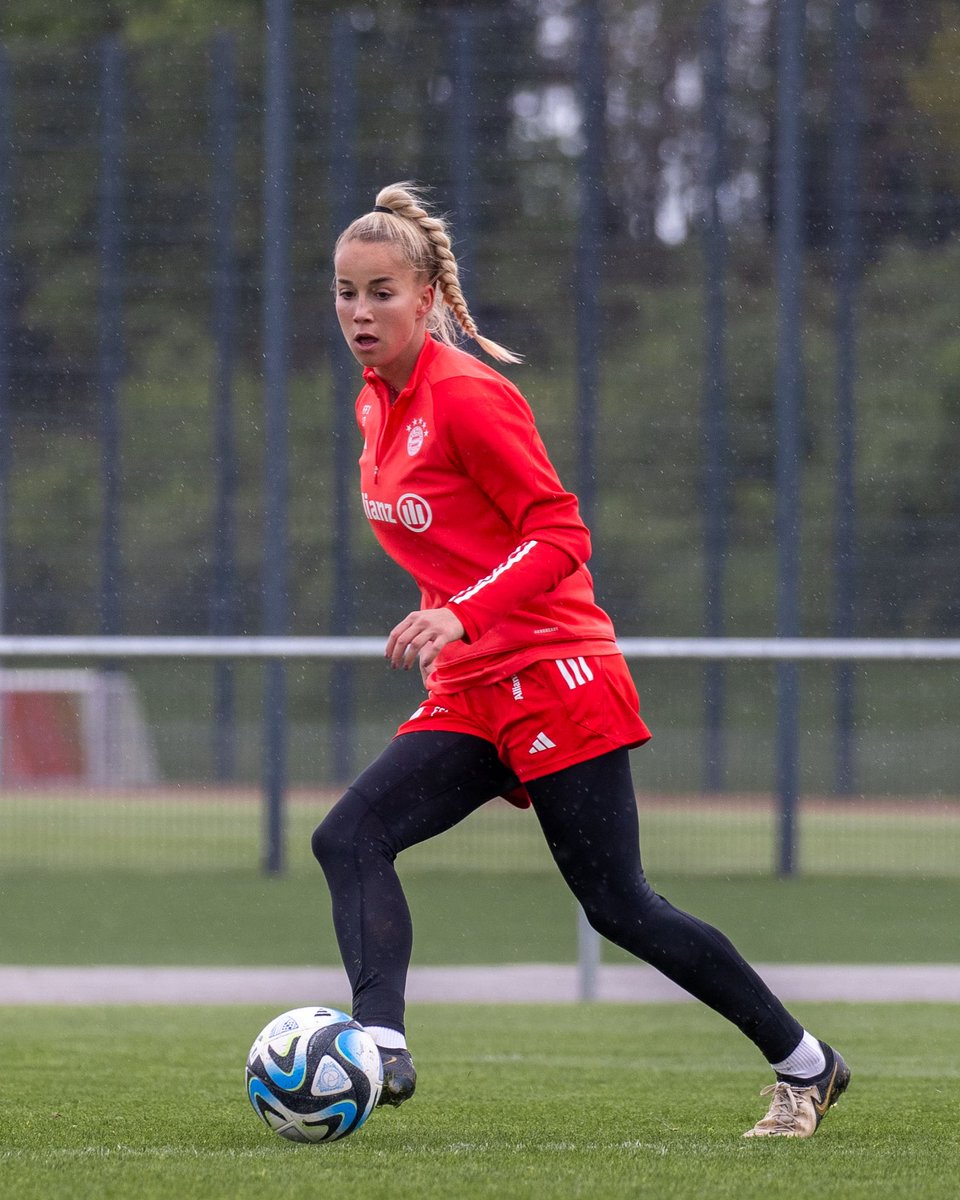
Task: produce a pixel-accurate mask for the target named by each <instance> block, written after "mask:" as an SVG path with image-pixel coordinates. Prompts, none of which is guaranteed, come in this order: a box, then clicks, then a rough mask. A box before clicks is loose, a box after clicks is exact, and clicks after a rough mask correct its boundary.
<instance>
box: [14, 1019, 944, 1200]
mask: <svg viewBox="0 0 960 1200" xmlns="http://www.w3.org/2000/svg"><path fill="white" fill-rule="evenodd" d="M273 1015H274V1014H273V1013H272V1012H267V1011H265V1010H263V1009H262V1008H256V1009H255V1008H231V1009H228V1010H218V1009H216V1008H203V1009H199V1008H184V1009H170V1008H164V1009H159V1008H158V1009H149V1008H147V1009H122V1008H121V1009H110V1010H105V1009H83V1008H75V1009H44V1010H41V1011H37V1010H20V1009H16V1010H7V1011H5V1012H4V1013H3V1020H2V1023H0V1053H2V1056H3V1062H4V1087H3V1089H2V1091H0V1128H2V1131H3V1133H2V1142H0V1194H3V1195H5V1196H16V1197H18V1200H41V1198H42V1200H48V1198H49V1197H51V1196H66V1197H70V1198H71V1200H87V1198H90V1200H94V1198H95V1200H110V1198H114V1197H116V1198H119V1200H128V1198H129V1197H137V1200H153V1198H160V1197H163V1198H168V1197H176V1198H177V1200H244V1198H246V1197H250V1198H251V1200H253V1198H256V1200H280V1198H281V1197H289V1196H311V1197H312V1196H317V1197H319V1196H329V1197H334V1198H336V1200H370V1198H371V1197H377V1196H390V1197H392V1198H394V1200H408V1198H409V1200H450V1198H451V1197H456V1198H458V1200H461V1198H462V1200H472V1198H475V1197H476V1198H487V1197H489V1198H490V1200H554V1198H558V1200H559V1198H567V1197H584V1198H589V1200H594V1198H596V1197H604V1198H605V1200H606V1198H608V1197H609V1198H617V1197H624V1198H627V1197H630V1198H631V1200H633V1198H636V1197H641V1198H646V1197H649V1198H651V1200H654V1198H655V1200H663V1198H668V1200H669V1198H673V1200H686V1198H690V1200H702V1198H703V1197H711V1198H717V1200H728V1198H729V1200H760V1198H761V1197H762V1198H763V1200H767V1197H769V1196H771V1195H801V1196H823V1197H825V1198H828V1200H838V1198H842V1200H846V1198H849V1200H860V1198H862V1200H902V1198H903V1197H907V1196H909V1197H910V1198H911V1200H941V1198H942V1200H947V1198H948V1197H949V1198H950V1200H953V1198H954V1197H955V1196H956V1194H957V1162H958V1161H960V1122H958V1116H960V1109H958V1100H957V1091H958V1079H960V1036H958V1034H960V1009H958V1008H957V1007H954V1006H940V1005H891V1006H881V1005H875V1006H869V1005H868V1006H857V1007H853V1006H842V1005H807V1006H805V1007H803V1008H802V1009H801V1010H799V1013H798V1015H800V1017H801V1019H803V1020H804V1022H805V1024H807V1025H808V1026H810V1027H812V1028H814V1029H816V1030H817V1031H818V1032H820V1033H821V1034H822V1035H823V1036H826V1037H828V1038H830V1039H832V1040H834V1041H835V1042H836V1043H837V1044H838V1045H840V1046H841V1047H842V1049H843V1052H844V1054H845V1056H846V1057H847V1058H848V1059H849V1061H850V1063H851V1065H852V1067H853V1070H854V1079H853V1083H852V1085H851V1087H850V1090H849V1092H848V1093H847V1095H846V1096H845V1097H844V1098H843V1100H842V1102H841V1104H840V1105H838V1106H837V1108H836V1109H835V1110H834V1111H832V1112H831V1113H830V1114H829V1115H828V1116H827V1118H826V1120H825V1121H824V1124H823V1126H822V1128H821V1130H820V1132H819V1133H818V1134H817V1136H816V1137H815V1138H814V1139H813V1140H812V1141H806V1142H804V1141H801V1142H790V1141H782V1140H780V1141H774V1142H759V1143H758V1142H745V1141H743V1140H742V1139H741V1137H740V1133H741V1132H742V1131H743V1130H744V1129H746V1128H747V1127H748V1126H749V1125H751V1124H752V1123H753V1122H754V1121H755V1120H756V1119H757V1118H758V1117H759V1116H760V1115H762V1113H763V1111H764V1103H765V1102H764V1101H763V1100H761V1099H760V1097H759V1095H758V1092H759V1089H760V1087H761V1086H763V1084H764V1083H766V1082H767V1079H768V1077H769V1076H768V1074H767V1071H766V1069H765V1067H764V1066H763V1064H762V1062H761V1061H760V1059H759V1056H758V1055H757V1053H756V1051H755V1050H754V1049H753V1048H752V1047H751V1046H750V1045H749V1044H748V1043H746V1042H745V1041H744V1040H743V1038H742V1037H741V1035H740V1034H739V1033H737V1032H736V1031H735V1030H734V1029H733V1028H732V1027H730V1026H728V1025H727V1024H726V1023H725V1022H723V1021H722V1020H721V1019H720V1018H719V1017H716V1016H715V1015H714V1014H712V1013H710V1012H709V1011H707V1010H705V1009H700V1008H695V1007H693V1006H687V1005H662V1006H659V1005H658V1006H649V1007H624V1006H602V1007H601V1006H570V1007H562V1006H561V1007H556V1008H550V1009H540V1008H533V1007H530V1008H528V1007H522V1008H519V1007H518V1008H496V1007H481V1008H468V1007H457V1006H429V1007H427V1006H424V1007H422V1008H418V1009H417V1010H416V1011H415V1012H414V1013H413V1014H411V1035H412V1044H413V1045H414V1047H415V1050H416V1056H417V1062H418V1067H419V1070H420V1085H419V1089H418V1093H417V1095H416V1097H415V1098H414V1099H413V1100H412V1101H411V1102H409V1103H408V1104H407V1105H405V1106H404V1107H403V1108H401V1109H397V1110H380V1111H378V1112H376V1113H375V1114H374V1116H373V1117H372V1118H371V1120H370V1121H369V1122H368V1124H367V1125H366V1126H365V1127H364V1128H363V1129H361V1130H360V1131H359V1132H358V1133H357V1134H355V1135H354V1136H352V1137H350V1138H348V1139H346V1140H345V1141H343V1142H341V1143H335V1144H332V1145H330V1146H295V1145H292V1144H289V1143H286V1142H284V1141H282V1140H281V1139H280V1138H278V1137H276V1135H274V1134H272V1133H271V1132H270V1131H268V1130H267V1129H266V1128H265V1127H264V1126H262V1125H261V1124H260V1123H259V1122H258V1120H257V1119H256V1117H255V1116H254V1114H253V1111H252V1109H251V1108H250V1107H249V1105H248V1103H247V1100H246V1098H245V1095H244V1089H243V1076H242V1069H243V1059H244V1055H245V1054H246V1051H247V1048H248V1046H249V1044H250V1042H251V1041H252V1039H253V1037H254V1035H255V1034H256V1032H257V1031H258V1029H259V1028H260V1027H261V1026H262V1025H263V1024H264V1023H265V1021H266V1020H268V1019H269V1018H270V1017H272V1016H273Z"/></svg>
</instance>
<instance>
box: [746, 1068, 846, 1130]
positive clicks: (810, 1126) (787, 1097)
mask: <svg viewBox="0 0 960 1200" xmlns="http://www.w3.org/2000/svg"><path fill="white" fill-rule="evenodd" d="M849 1082H850V1068H849V1067H848V1066H847V1064H846V1063H845V1062H844V1061H843V1059H842V1058H841V1057H840V1055H839V1054H837V1052H836V1051H835V1050H834V1051H833V1067H832V1069H831V1070H830V1072H829V1073H828V1074H826V1075H824V1076H823V1078H822V1079H820V1080H814V1081H813V1082H812V1083H809V1084H797V1083H787V1082H786V1081H785V1080H783V1079H779V1080H777V1082H776V1083H771V1084H770V1086H769V1087H765V1088H764V1089H763V1091H762V1092H761V1093H760V1095H761V1096H770V1098H771V1099H770V1107H769V1108H768V1109H767V1115H766V1116H765V1117H764V1118H763V1119H762V1120H761V1121H758V1122H757V1123H756V1125H754V1127H753V1128H752V1129H748V1130H747V1132H746V1133H745V1134H744V1135H743V1136H744V1137H748V1138H752V1137H796V1138H808V1137H813V1135H814V1134H815V1133H816V1132H817V1128H818V1126H819V1125H820V1122H821V1121H822V1120H823V1118H824V1116H825V1115H826V1111H827V1109H828V1108H831V1107H832V1106H833V1105H834V1104H836V1102H837V1101H838V1100H839V1099H840V1097H841V1095H842V1094H843V1093H844V1092H845V1091H846V1088H847V1084H848V1083H849Z"/></svg>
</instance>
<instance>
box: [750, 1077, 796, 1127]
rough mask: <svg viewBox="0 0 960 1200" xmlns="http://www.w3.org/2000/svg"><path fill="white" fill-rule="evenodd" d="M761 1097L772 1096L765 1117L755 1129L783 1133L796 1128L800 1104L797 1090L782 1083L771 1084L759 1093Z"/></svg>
mask: <svg viewBox="0 0 960 1200" xmlns="http://www.w3.org/2000/svg"><path fill="white" fill-rule="evenodd" d="M760 1095H761V1096H772V1099H771V1101H770V1107H769V1108H768V1109H767V1115H766V1116H765V1117H764V1118H763V1120H762V1121H760V1123H759V1124H758V1126H757V1129H758V1130H760V1129H777V1130H781V1129H782V1130H783V1131H784V1132H787V1131H793V1130H795V1129H796V1128H797V1123H798V1117H799V1116H800V1102H799V1096H798V1095H797V1090H795V1089H794V1088H792V1087H791V1086H790V1084H789V1083H783V1082H782V1081H780V1082H777V1083H771V1084H770V1085H769V1086H767V1087H765V1088H764V1089H763V1091H762V1092H761V1093H760Z"/></svg>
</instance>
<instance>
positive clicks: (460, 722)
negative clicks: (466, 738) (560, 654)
mask: <svg viewBox="0 0 960 1200" xmlns="http://www.w3.org/2000/svg"><path fill="white" fill-rule="evenodd" d="M427 729H442V730H446V731H447V732H451V733H469V734H472V735H473V736H474V737H479V738H483V739H484V740H485V741H488V742H492V743H493V744H494V746H496V748H497V754H498V755H499V756H500V760H501V761H502V762H503V763H505V764H506V765H507V766H508V767H509V768H510V770H511V771H513V773H514V774H515V775H516V777H517V778H518V779H519V780H520V782H521V783H523V782H525V781H527V780H530V779H539V778H540V776H541V775H552V774H553V772H554V771H562V770H563V768H564V767H572V766H573V765H574V764H575V763H579V762H585V761H586V760H587V759H590V758H597V757H598V756H599V755H601V754H606V753H608V752H609V751H610V750H618V749H620V748H621V747H624V746H627V747H629V746H640V745H642V744H643V743H644V742H646V741H648V740H649V738H650V730H649V729H647V727H646V725H645V724H644V722H643V721H642V720H641V718H640V700H639V698H638V696H637V689H636V688H635V687H634V686H633V680H632V678H631V677H630V672H629V670H628V669H627V664H626V663H625V662H624V660H623V656H622V655H620V654H607V655H601V656H599V657H593V656H588V657H580V658H577V657H574V658H558V659H544V660H542V661H541V662H535V663H531V665H530V666H528V667H524V669H523V670H522V671H520V672H518V673H517V674H516V675H513V676H511V677H510V678H509V679H501V680H498V681H497V682H496V683H489V684H481V685H478V686H477V687H471V688H467V689H466V690H465V691H462V692H455V693H453V694H447V693H444V694H443V695H434V694H432V693H431V694H429V695H428V697H427V699H426V700H425V701H424V702H423V704H421V705H420V707H419V708H418V709H417V711H416V712H415V713H413V714H411V716H410V717H409V718H408V719H407V720H406V721H404V722H403V724H402V725H401V726H400V728H399V729H398V730H397V733H398V734H402V733H415V732H417V731H418V730H427ZM507 798H508V799H509V800H511V801H512V802H513V803H515V804H520V805H524V806H525V805H526V804H529V799H528V798H526V797H525V796H524V795H522V794H520V795H517V794H511V795H509V796H508V797H507Z"/></svg>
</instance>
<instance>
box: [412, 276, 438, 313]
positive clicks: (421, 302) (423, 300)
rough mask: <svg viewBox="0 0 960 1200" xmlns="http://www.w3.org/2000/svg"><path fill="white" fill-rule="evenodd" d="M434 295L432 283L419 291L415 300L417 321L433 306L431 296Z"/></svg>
mask: <svg viewBox="0 0 960 1200" xmlns="http://www.w3.org/2000/svg"><path fill="white" fill-rule="evenodd" d="M435 295H436V289H435V288H434V286H433V284H432V283H429V284H427V286H426V287H425V288H424V289H423V291H422V292H421V293H420V296H419V298H418V300H417V320H418V321H419V319H420V318H421V317H425V316H426V315H427V313H428V312H429V311H430V309H431V308H433V298H434V296H435Z"/></svg>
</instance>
